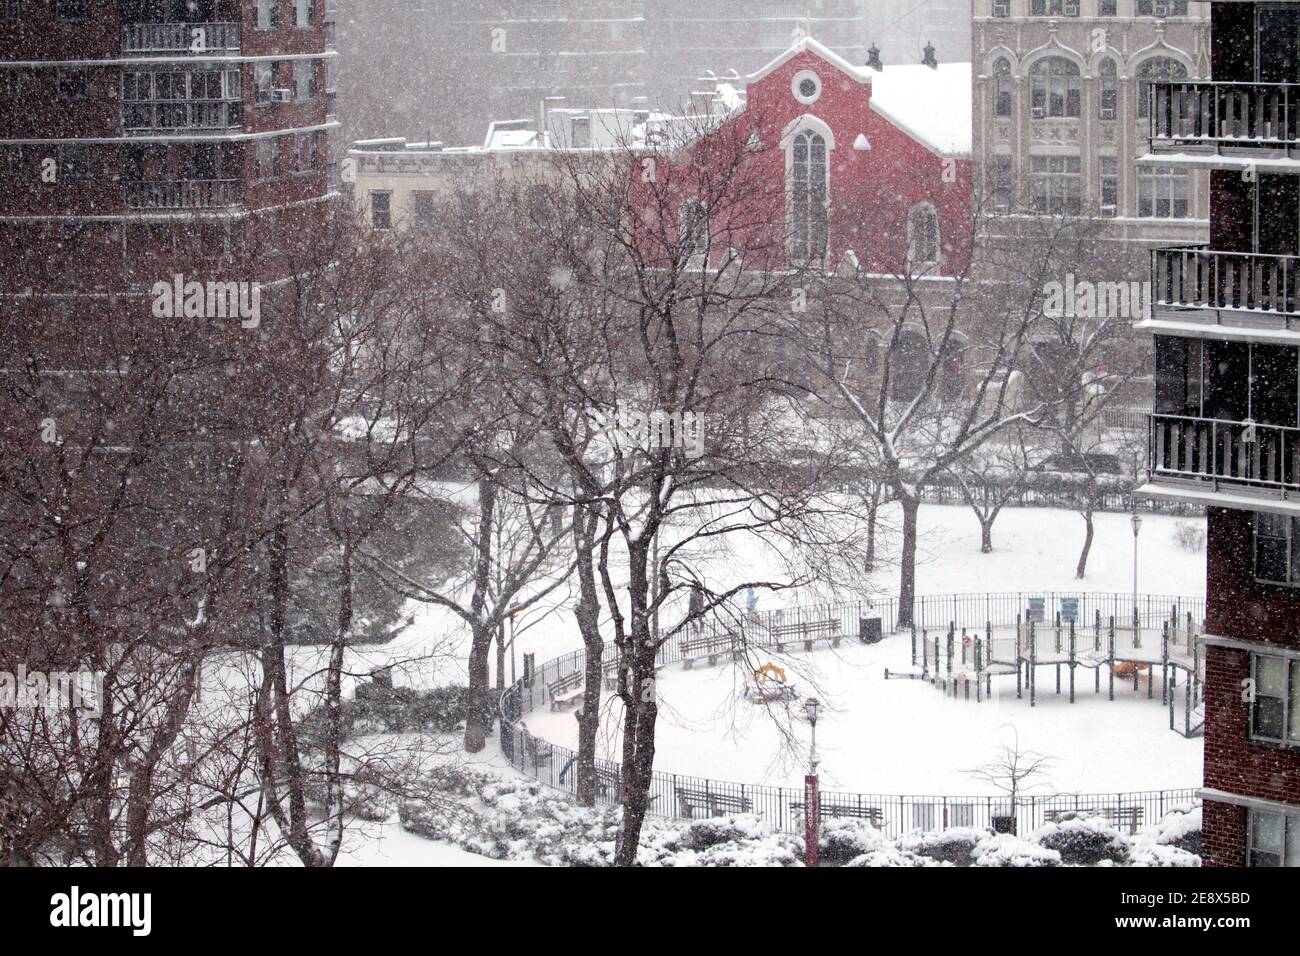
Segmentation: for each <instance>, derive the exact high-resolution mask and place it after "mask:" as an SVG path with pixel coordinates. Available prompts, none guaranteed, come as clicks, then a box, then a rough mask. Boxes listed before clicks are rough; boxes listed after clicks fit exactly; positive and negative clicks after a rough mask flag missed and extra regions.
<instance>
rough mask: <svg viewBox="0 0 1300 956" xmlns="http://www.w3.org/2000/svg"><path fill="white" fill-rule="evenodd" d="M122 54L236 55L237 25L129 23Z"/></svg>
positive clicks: (123, 32) (125, 27)
mask: <svg viewBox="0 0 1300 956" xmlns="http://www.w3.org/2000/svg"><path fill="white" fill-rule="evenodd" d="M122 52H123V53H132V54H159V53H192V54H195V55H201V54H208V55H213V54H223V55H224V54H227V53H238V52H239V24H238V23H129V24H127V25H126V26H124V27H122Z"/></svg>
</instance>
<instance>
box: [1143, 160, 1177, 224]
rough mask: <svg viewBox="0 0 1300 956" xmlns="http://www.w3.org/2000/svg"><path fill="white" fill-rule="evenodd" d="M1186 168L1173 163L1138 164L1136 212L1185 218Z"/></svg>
mask: <svg viewBox="0 0 1300 956" xmlns="http://www.w3.org/2000/svg"><path fill="white" fill-rule="evenodd" d="M1187 193H1188V185H1187V170H1185V169H1178V168H1177V167H1174V166H1139V167H1138V215H1139V216H1143V217H1146V218H1155V219H1185V218H1187Z"/></svg>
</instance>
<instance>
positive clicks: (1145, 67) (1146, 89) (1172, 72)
mask: <svg viewBox="0 0 1300 956" xmlns="http://www.w3.org/2000/svg"><path fill="white" fill-rule="evenodd" d="M1186 78H1187V67H1185V66H1183V64H1181V63H1179V62H1178V61H1177V60H1175V59H1173V58H1171V57H1167V56H1153V57H1152V58H1151V59H1149V60H1143V61H1142V65H1141V66H1139V67H1138V68H1137V81H1138V83H1137V92H1138V116H1139V117H1141V118H1142V119H1146V117H1147V116H1148V115H1149V114H1150V108H1151V102H1150V97H1151V84H1152V83H1161V82H1164V81H1167V80H1185V79H1186Z"/></svg>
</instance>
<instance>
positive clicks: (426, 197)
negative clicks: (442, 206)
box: [411, 191, 434, 232]
mask: <svg viewBox="0 0 1300 956" xmlns="http://www.w3.org/2000/svg"><path fill="white" fill-rule="evenodd" d="M411 210H412V212H413V214H414V218H415V228H416V229H418V230H420V231H421V232H432V231H433V222H434V202H433V193H431V192H426V191H420V192H414V193H411Z"/></svg>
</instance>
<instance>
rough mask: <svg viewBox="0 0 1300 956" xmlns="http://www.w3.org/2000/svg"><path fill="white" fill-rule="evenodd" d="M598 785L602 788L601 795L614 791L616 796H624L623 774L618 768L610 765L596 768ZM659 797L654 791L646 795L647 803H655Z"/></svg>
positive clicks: (599, 788)
mask: <svg viewBox="0 0 1300 956" xmlns="http://www.w3.org/2000/svg"><path fill="white" fill-rule="evenodd" d="M596 787H597V789H598V790H600V795H601V796H602V797H603V796H605V794H607V793H610V792H611V791H612V792H613V794H614V796H615V797H616V798H618V799H621V798H622V796H623V775H622V774H621V773H620V772H619V771H618V770H616V769H610V768H608V767H597V768H596ZM658 799H659V794H657V793H652V794H649V795H647V796H646V801H645V802H646V803H648V804H649V803H654V802H655V801H656V800H658Z"/></svg>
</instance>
